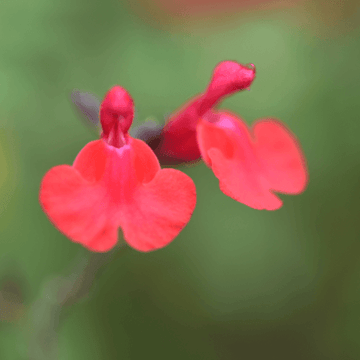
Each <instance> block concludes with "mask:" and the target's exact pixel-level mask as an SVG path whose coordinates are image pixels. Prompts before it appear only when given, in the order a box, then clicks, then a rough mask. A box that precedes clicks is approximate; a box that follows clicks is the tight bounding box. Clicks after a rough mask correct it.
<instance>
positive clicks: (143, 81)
mask: <svg viewBox="0 0 360 360" xmlns="http://www.w3.org/2000/svg"><path fill="white" fill-rule="evenodd" d="M171 3H172V2H171V1H170V0H169V1H168V2H165V1H162V0H157V1H155V0H154V1H149V0H147V1H146V0H137V1H136V0H133V1H130V0H129V1H128V2H126V1H120V0H102V1H98V0H90V1H85V0H62V1H58V0H54V1H45V0H33V1H25V0H13V1H2V2H1V3H0V359H4V360H13V359H14V360H18V359H29V358H31V359H42V358H45V359H47V360H51V359H52V358H51V357H50V356H48V357H46V355H43V357H42V355H37V356H33V355H32V357H31V356H30V355H29V348H30V347H31V346H35V345H34V344H29V342H30V341H34V340H31V336H29V334H31V333H33V332H35V331H37V327H39V326H40V327H41V324H42V322H43V321H44V322H45V320H44V319H42V317H41V315H36V314H35V315H34V304H36V303H37V301H38V299H39V298H41V297H43V298H44V297H45V298H46V294H45V296H44V291H45V292H46V288H47V285H46V284H48V283H49V281H50V282H51V281H52V279H54V278H56V277H58V276H59V275H63V274H65V275H66V271H68V270H67V269H69V266H70V268H71V264H72V263H74V262H76V259H77V258H78V257H79V256H86V255H87V252H86V250H84V249H83V248H81V246H79V245H77V244H73V243H72V242H70V241H69V240H68V239H66V238H65V237H64V236H62V235H61V234H60V233H59V232H58V231H57V230H56V229H55V228H54V227H53V226H52V225H51V224H50V222H49V221H48V219H47V218H46V216H45V215H44V214H43V212H42V210H41V208H40V206H39V204H38V189H39V184H40V181H41V178H42V176H43V175H44V174H45V172H46V171H47V170H48V169H49V168H51V167H53V166H55V165H59V164H71V163H72V162H73V160H74V158H75V156H76V154H77V153H78V152H79V150H80V149H81V148H82V147H83V146H84V145H85V144H86V143H87V142H89V141H90V140H93V139H95V138H96V135H95V134H94V132H92V131H91V130H90V129H89V128H88V127H87V126H85V124H84V122H82V121H81V120H80V118H79V115H78V113H77V112H76V111H75V108H74V106H73V104H72V103H71V101H70V93H71V91H72V90H73V89H74V88H77V89H80V90H83V91H88V92H92V93H94V94H96V95H97V96H98V97H99V98H101V97H102V96H103V95H104V93H105V92H106V91H107V90H108V89H109V88H110V87H111V86H112V85H114V84H120V85H122V86H123V87H125V88H126V89H127V90H128V91H129V92H130V94H131V95H132V96H133V98H134V101H135V105H136V114H137V117H136V124H140V123H142V122H144V121H145V120H146V119H148V118H155V119H157V120H158V121H159V122H162V121H163V120H164V118H165V116H166V115H168V114H169V113H171V112H172V111H174V110H175V109H176V108H178V107H179V106H181V105H182V104H183V103H184V102H185V101H187V100H188V99H189V98H190V97H192V96H193V95H195V94H197V93H199V92H201V91H202V90H203V89H204V88H205V86H206V84H207V82H208V80H209V78H210V75H211V72H212V70H213V68H214V66H215V65H216V64H217V63H218V62H220V61H222V60H236V61H238V62H241V63H254V64H255V65H256V67H257V78H256V80H255V82H254V84H253V86H252V88H251V91H246V92H242V93H239V94H236V95H234V96H232V97H231V98H230V99H228V100H226V101H225V102H224V103H223V105H222V108H227V109H231V110H232V111H234V112H237V113H238V114H240V115H241V116H242V117H243V118H244V119H245V120H246V121H247V122H248V123H249V124H251V123H252V122H253V121H254V120H256V119H259V118H264V117H276V118H278V119H281V120H282V121H283V122H284V123H286V124H287V125H288V126H289V128H290V129H291V130H292V131H293V132H294V133H295V134H296V135H297V137H298V138H299V140H300V142H301V144H302V147H303V149H304V152H305V154H306V157H307V161H308V167H309V172H310V182H309V185H308V188H307V190H306V191H305V192H304V193H303V194H302V195H299V196H282V195H280V197H281V198H282V199H283V200H284V206H283V207H282V208H281V209H280V210H278V211H275V212H266V211H257V210H253V209H250V208H248V207H246V206H244V205H242V204H239V203H237V202H235V201H233V200H232V199H230V198H228V197H226V196H225V195H223V194H222V193H221V192H220V190H219V188H218V182H217V180H216V178H215V177H214V176H213V174H212V172H211V171H210V170H209V169H207V168H206V166H205V165H204V164H200V165H197V166H193V167H182V168H181V170H183V171H185V172H186V173H187V174H188V175H190V176H191V177H192V178H193V180H194V182H195V184H196V186H197V192H198V203H197V207H196V210H195V212H194V215H193V217H192V219H191V221H190V223H189V224H188V226H187V227H186V228H185V229H184V231H183V232H182V233H181V234H180V235H179V237H178V238H177V239H176V240H175V241H174V242H173V243H172V244H171V245H169V246H168V247H166V248H165V249H162V250H159V251H156V252H153V253H148V254H143V253H139V252H136V251H134V250H132V249H127V250H126V251H124V253H123V254H121V255H120V256H116V257H115V258H114V259H113V260H112V261H110V263H109V264H107V265H106V266H105V267H104V268H103V269H102V271H101V272H100V273H99V274H98V276H97V277H96V279H95V281H94V284H93V287H92V290H91V292H90V294H89V295H88V296H87V297H86V298H85V299H83V300H82V301H79V302H77V303H75V304H73V305H72V306H71V307H68V308H67V309H66V311H65V310H64V311H61V313H60V316H58V315H57V314H54V318H53V319H50V320H49V323H50V324H52V329H53V330H52V331H53V335H54V334H55V336H54V337H56V338H57V342H58V354H57V355H56V356H54V357H53V358H54V359H55V358H56V359H61V360H65V359H66V360H73V359H74V360H75V359H76V360H83V359H84V360H85V359H86V360H99V359H100V360H101V359H104V360H105V359H106V360H109V359H123V360H127V359H129V360H137V359H166V360H168V359H174V360H178V359H179V360H182V359H206V360H215V359H216V360H218V359H221V360H223V359H226V360H232V359H234V360H237V359H246V360H250V359H254V360H257V359H277V360H278V359H284V360H287V359H294V360H295V359H316V360H322V359H324V360H325V359H326V360H329V359H334V360H335V359H360V281H359V278H360V219H359V216H360V211H359V199H360V140H359V136H360V118H359V114H360V91H359V84H360V71H359V60H360V11H359V4H358V3H357V1H351V0H349V1H341V0H335V1H325V0H313V1H310V0H308V1H307V0H304V1H293V2H291V3H290V2H276V3H275V2H271V1H259V0H258V1H250V0H249V1H244V2H242V1H241V0H238V1H225V0H223V1H221V2H218V1H210V0H209V3H208V4H207V3H206V1H204V0H203V1H196V2H195V1H190V0H188V1H186V0H183V1H182V2H181V1H180V2H178V3H177V4H178V5H179V4H180V5H179V6H180V7H176V2H175V1H174V4H175V5H174V6H175V9H174V7H172V6H170V7H169V6H167V5H169V4H171ZM219 3H220V4H219ZM195 5H196V6H195ZM44 289H45V290H44ZM48 300H49V301H48V304H51V301H52V299H50V298H49V299H48ZM46 306H48V305H44V309H45V307H46ZM49 306H50V305H49ZM45 310H46V309H45ZM45 310H44V311H45ZM40 313H41V312H40ZM34 317H35V318H36V319H37V322H36V321H35V322H34ZM36 324H37V325H36ZM36 326H37V327H36ZM50 328H51V327H50ZM45 353H46V349H45V350H44V354H45ZM39 354H40V353H39Z"/></svg>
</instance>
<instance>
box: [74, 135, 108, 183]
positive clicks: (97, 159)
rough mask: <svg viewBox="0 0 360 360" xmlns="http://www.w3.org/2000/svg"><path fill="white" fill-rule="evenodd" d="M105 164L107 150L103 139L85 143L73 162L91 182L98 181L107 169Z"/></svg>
mask: <svg viewBox="0 0 360 360" xmlns="http://www.w3.org/2000/svg"><path fill="white" fill-rule="evenodd" d="M105 165H106V150H105V144H104V142H103V141H102V140H95V141H91V142H89V143H88V144H87V145H85V146H84V148H83V149H82V150H81V151H80V152H79V154H78V155H77V157H76V159H75V161H74V164H73V166H74V168H75V169H76V170H78V171H79V173H80V174H81V176H82V177H83V178H84V179H85V180H87V181H89V182H96V181H99V180H100V179H101V177H102V176H103V174H104V171H105Z"/></svg>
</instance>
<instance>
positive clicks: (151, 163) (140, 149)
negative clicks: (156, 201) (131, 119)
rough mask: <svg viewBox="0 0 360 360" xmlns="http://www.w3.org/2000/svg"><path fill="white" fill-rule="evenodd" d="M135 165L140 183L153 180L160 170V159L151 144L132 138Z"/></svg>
mask: <svg viewBox="0 0 360 360" xmlns="http://www.w3.org/2000/svg"><path fill="white" fill-rule="evenodd" d="M130 144H131V147H132V154H133V166H134V169H135V173H136V178H137V180H138V182H139V183H141V184H142V183H147V182H149V181H151V180H152V179H153V178H154V177H155V175H156V173H157V172H158V171H159V170H160V164H159V160H158V159H157V157H156V156H155V154H154V153H153V151H152V150H151V149H150V147H149V145H147V144H146V143H144V142H143V141H141V140H139V139H133V138H131V140H130Z"/></svg>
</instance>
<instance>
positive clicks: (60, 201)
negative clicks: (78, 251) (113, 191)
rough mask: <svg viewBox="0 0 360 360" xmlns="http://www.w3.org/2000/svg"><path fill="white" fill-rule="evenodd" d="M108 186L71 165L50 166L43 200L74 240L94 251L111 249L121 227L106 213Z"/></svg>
mask: <svg viewBox="0 0 360 360" xmlns="http://www.w3.org/2000/svg"><path fill="white" fill-rule="evenodd" d="M105 200H106V194H105V192H104V189H103V188H102V187H100V186H98V185H96V184H95V185H93V184H90V183H89V182H87V181H86V180H85V179H84V178H82V176H81V175H80V173H79V172H78V171H77V170H76V169H74V168H73V167H71V166H68V165H60V166H57V167H54V168H52V169H51V170H49V171H48V172H47V173H46V175H45V176H44V178H43V181H42V183H41V188H40V204H41V206H42V207H43V209H44V212H45V213H46V214H47V216H48V217H49V219H50V220H51V222H52V223H53V224H54V225H55V226H56V227H57V228H58V229H59V230H60V231H61V232H62V233H64V234H65V235H66V236H67V237H69V238H70V239H71V240H73V241H74V242H79V243H81V244H82V245H84V246H85V247H87V248H89V249H90V250H93V251H100V252H103V251H108V250H110V249H111V248H113V247H114V246H115V244H116V242H117V227H116V226H115V225H114V224H113V223H111V219H109V218H108V217H107V216H106V215H107V213H108V204H107V202H106V201H105Z"/></svg>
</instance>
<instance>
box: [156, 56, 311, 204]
mask: <svg viewBox="0 0 360 360" xmlns="http://www.w3.org/2000/svg"><path fill="white" fill-rule="evenodd" d="M254 78H255V68H254V67H252V68H250V69H249V68H247V67H245V66H242V65H240V64H237V63H235V62H230V61H226V62H223V63H221V64H219V65H218V66H217V67H216V69H215V71H214V75H213V78H212V80H211V82H210V85H209V86H208V88H207V90H206V91H205V93H203V94H201V95H199V96H198V97H196V98H195V100H193V101H191V102H190V104H188V105H187V106H185V108H183V109H182V110H181V111H180V112H178V113H177V114H176V115H174V116H173V117H171V118H170V120H169V122H168V123H167V124H166V125H165V127H164V130H163V132H162V134H161V142H160V145H159V146H158V148H157V149H156V153H157V154H158V155H159V157H161V158H164V159H168V160H169V161H173V162H175V161H176V160H177V161H194V160H197V159H198V158H199V157H200V155H201V157H202V158H203V160H204V161H205V163H206V164H207V165H208V166H209V167H210V168H211V169H212V170H213V172H214V174H215V176H216V177H217V178H218V179H219V183H220V189H221V191H222V192H223V193H224V194H226V195H228V196H230V197H232V198H233V199H235V200H237V201H239V202H241V203H243V204H245V205H248V206H250V207H252V208H254V209H259V210H260V209H266V210H275V209H278V208H280V207H281V206H282V201H281V200H280V199H279V198H278V197H277V196H276V195H274V193H273V192H280V193H286V194H299V193H301V192H302V191H304V189H305V187H306V184H307V181H308V175H307V169H306V165H305V158H304V156H303V154H302V151H301V148H300V145H299V144H298V142H297V140H296V138H295V136H294V135H293V134H292V133H291V132H290V131H289V130H288V129H287V128H286V127H285V125H283V124H282V123H280V122H279V121H276V120H272V119H267V120H261V121H258V122H257V123H256V124H255V125H254V127H253V130H252V133H250V131H249V129H248V126H247V125H246V124H245V123H244V122H243V121H242V120H241V119H239V118H238V117H236V116H235V115H231V114H230V113H227V112H218V111H216V110H214V109H213V107H214V105H215V104H217V103H218V102H220V101H221V100H222V99H223V98H224V97H225V96H227V95H229V94H231V93H234V92H235V91H238V90H242V89H245V88H248V87H249V86H250V84H251V83H252V81H253V80H254Z"/></svg>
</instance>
